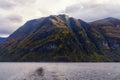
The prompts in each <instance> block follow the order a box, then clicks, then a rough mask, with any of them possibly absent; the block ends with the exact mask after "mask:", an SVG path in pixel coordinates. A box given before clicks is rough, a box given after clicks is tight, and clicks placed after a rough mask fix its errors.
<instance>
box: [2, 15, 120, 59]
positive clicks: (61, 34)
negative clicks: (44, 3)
mask: <svg viewBox="0 0 120 80" xmlns="http://www.w3.org/2000/svg"><path fill="white" fill-rule="evenodd" d="M99 22H100V21H99ZM108 22H109V21H108ZM112 22H114V21H112ZM118 22H119V21H118ZM105 23H106V22H105ZM105 23H104V24H105ZM108 24H110V25H112V28H113V25H116V27H115V28H119V26H118V25H119V24H117V23H116V24H111V23H108ZM108 24H107V26H109V25H108ZM100 25H101V24H100ZM102 25H103V23H102ZM105 25H106V24H105ZM98 26H99V25H98V23H97V22H92V23H90V24H88V23H86V22H84V21H82V20H79V19H75V18H72V17H69V16H67V15H55V16H49V17H43V18H40V19H35V20H31V21H28V22H27V23H26V24H24V25H23V26H22V27H20V28H19V29H18V30H17V31H15V32H14V33H13V34H12V35H10V37H9V38H7V40H6V41H5V42H3V43H2V44H1V46H0V61H119V60H120V59H118V58H116V56H117V55H118V54H119V53H118V52H119V43H120V42H119V40H117V39H119V38H118V36H120V35H119V34H118V33H115V34H113V35H112V36H111V35H108V33H109V31H110V30H108V29H104V28H103V26H102V28H101V26H99V27H98ZM104 27H105V26H104ZM115 28H113V29H115ZM107 30H108V32H107ZM117 30H118V29H117ZM115 31H116V30H114V32H115ZM110 32H112V31H110ZM114 32H112V33H114ZM116 34H118V35H117V36H115V35H116ZM116 37H117V38H116ZM113 42H114V45H113V44H111V43H113ZM114 48H115V49H114ZM117 50H118V51H117ZM111 51H112V52H111ZM114 52H116V53H115V54H114ZM109 53H110V54H109ZM113 56H114V58H112V57H113ZM117 57H119V56H117Z"/></svg>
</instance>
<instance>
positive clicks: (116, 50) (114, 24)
mask: <svg viewBox="0 0 120 80" xmlns="http://www.w3.org/2000/svg"><path fill="white" fill-rule="evenodd" d="M89 24H90V25H91V26H93V27H94V28H96V30H97V31H98V32H100V33H101V34H102V35H103V36H104V38H105V39H106V40H107V43H108V46H109V48H110V51H109V53H112V54H110V55H112V58H115V59H114V61H119V59H118V58H120V57H119V55H120V20H119V19H116V18H112V17H109V18H105V19H102V20H97V21H94V22H91V23H89Z"/></svg>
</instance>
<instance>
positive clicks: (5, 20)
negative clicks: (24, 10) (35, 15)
mask: <svg viewBox="0 0 120 80" xmlns="http://www.w3.org/2000/svg"><path fill="white" fill-rule="evenodd" d="M22 20H23V19H22V17H21V16H19V15H9V16H7V17H2V18H0V34H6V35H8V34H11V33H12V32H13V31H15V30H16V29H17V28H18V25H19V24H20V23H21V22H22Z"/></svg>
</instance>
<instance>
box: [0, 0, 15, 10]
mask: <svg viewBox="0 0 120 80" xmlns="http://www.w3.org/2000/svg"><path fill="white" fill-rule="evenodd" d="M14 6H15V4H14V3H13V2H11V1H8V0H0V8H1V9H11V8H13V7H14Z"/></svg>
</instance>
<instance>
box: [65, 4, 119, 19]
mask: <svg viewBox="0 0 120 80" xmlns="http://www.w3.org/2000/svg"><path fill="white" fill-rule="evenodd" d="M119 7H120V4H119V3H118V4H110V3H103V4H101V3H95V2H93V3H90V2H85V3H80V4H75V5H72V6H69V7H67V8H66V9H65V10H64V11H63V13H66V14H68V15H70V16H74V17H76V18H80V19H83V20H85V21H94V20H97V19H102V18H106V17H115V18H120V14H119V13H120V10H119Z"/></svg>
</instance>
